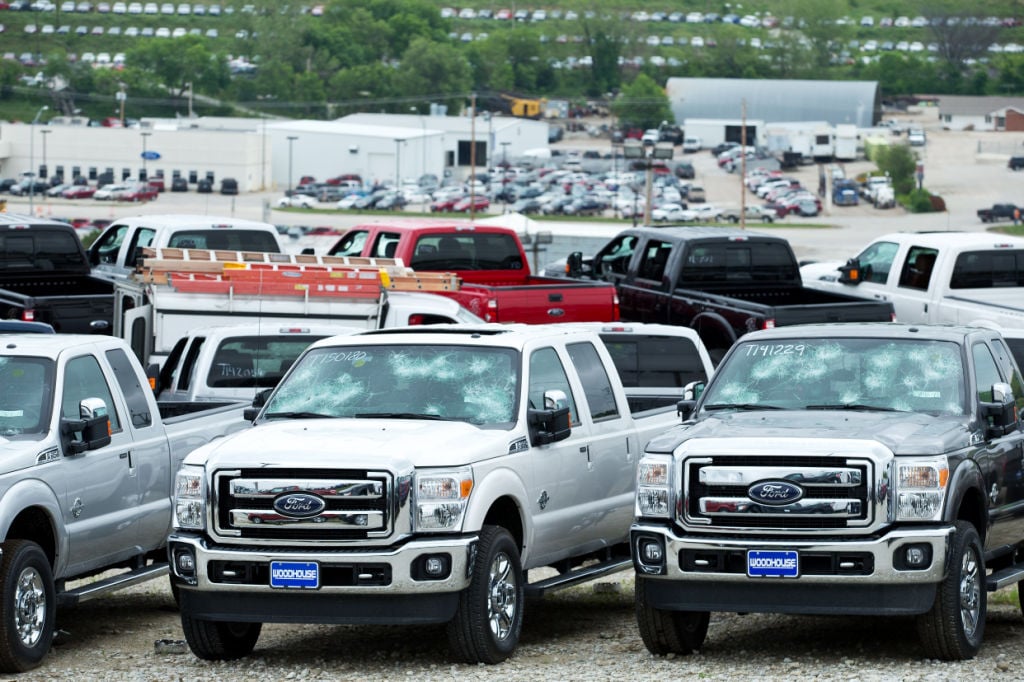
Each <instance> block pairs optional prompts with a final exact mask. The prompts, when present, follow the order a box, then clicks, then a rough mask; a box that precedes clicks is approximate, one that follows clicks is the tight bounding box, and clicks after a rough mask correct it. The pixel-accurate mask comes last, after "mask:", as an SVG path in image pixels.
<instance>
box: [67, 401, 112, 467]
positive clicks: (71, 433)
mask: <svg viewBox="0 0 1024 682" xmlns="http://www.w3.org/2000/svg"><path fill="white" fill-rule="evenodd" d="M78 414H79V417H80V418H79V419H62V420H61V436H62V438H63V439H65V440H66V444H65V453H66V454H67V455H78V454H81V453H83V452H86V451H88V450H96V449H97V448H102V447H105V446H107V445H110V416H109V415H108V414H107V404H106V403H105V402H103V400H101V399H100V398H86V399H84V400H83V401H82V402H80V403H79V404H78ZM76 433H81V434H82V436H81V438H80V439H78V440H74V437H75V434H76Z"/></svg>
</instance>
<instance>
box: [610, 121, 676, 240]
mask: <svg viewBox="0 0 1024 682" xmlns="http://www.w3.org/2000/svg"><path fill="white" fill-rule="evenodd" d="M673 151H674V150H673V147H672V143H671V142H658V143H656V144H646V145H645V144H643V143H641V142H640V140H636V139H632V138H631V139H628V140H625V141H624V142H623V144H622V156H623V157H625V158H626V159H642V160H643V170H644V171H645V172H646V179H645V185H646V198H645V200H644V225H645V226H650V224H651V187H652V185H653V184H654V162H655V161H661V160H666V159H671V158H672V155H673ZM634 205H635V201H634ZM633 213H634V217H633V219H634V221H635V220H636V211H635V210H634V211H633Z"/></svg>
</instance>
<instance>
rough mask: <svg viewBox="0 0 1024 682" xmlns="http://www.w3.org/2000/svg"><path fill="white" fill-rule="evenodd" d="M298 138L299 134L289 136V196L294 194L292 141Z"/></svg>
mask: <svg viewBox="0 0 1024 682" xmlns="http://www.w3.org/2000/svg"><path fill="white" fill-rule="evenodd" d="M297 139H299V137H298V136H297V135H289V136H288V196H291V194H292V143H293V142H295V140H297Z"/></svg>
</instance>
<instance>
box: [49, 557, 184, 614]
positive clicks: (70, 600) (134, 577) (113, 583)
mask: <svg viewBox="0 0 1024 682" xmlns="http://www.w3.org/2000/svg"><path fill="white" fill-rule="evenodd" d="M167 573H168V566H167V564H166V563H159V564H150V565H149V566H144V567H142V568H137V569H135V570H134V571H129V572H128V573H120V574H118V575H115V576H112V577H110V578H105V579H104V580H97V581H96V582H94V583H89V584H88V585H82V586H81V587H77V588H75V589H73V590H67V591H66V592H61V593H60V594H58V595H57V606H58V607H59V608H68V607H71V606H76V605H77V604H79V603H80V602H83V601H89V600H90V599H95V598H96V597H101V596H103V595H105V594H109V593H110V592H115V591H117V590H123V589H124V588H126V587H131V586H132V585H137V584H139V583H142V582H145V581H147V580H152V579H153V578H159V577H160V576H164V575H167Z"/></svg>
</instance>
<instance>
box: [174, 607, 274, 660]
mask: <svg viewBox="0 0 1024 682" xmlns="http://www.w3.org/2000/svg"><path fill="white" fill-rule="evenodd" d="M181 629H182V630H184V631H185V640H186V641H187V642H188V646H189V648H190V649H192V653H194V654H195V655H196V656H198V657H199V658H202V659H204V660H207V661H233V660H235V659H238V658H242V657H244V656H248V655H249V654H251V653H252V650H253V648H254V647H255V646H256V640H257V639H259V638H260V630H262V629H263V623H231V622H225V621H211V620H199V619H197V618H191V617H189V616H186V615H185V614H184V613H183V614H181Z"/></svg>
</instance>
